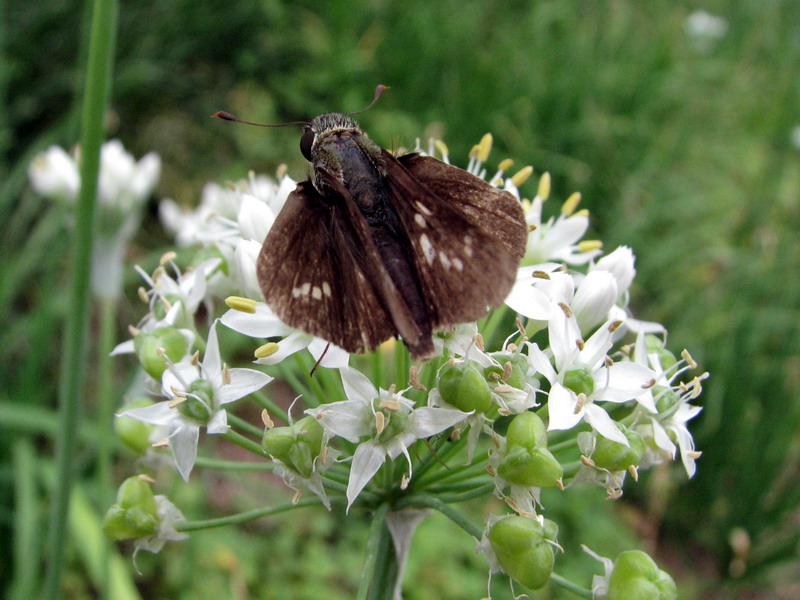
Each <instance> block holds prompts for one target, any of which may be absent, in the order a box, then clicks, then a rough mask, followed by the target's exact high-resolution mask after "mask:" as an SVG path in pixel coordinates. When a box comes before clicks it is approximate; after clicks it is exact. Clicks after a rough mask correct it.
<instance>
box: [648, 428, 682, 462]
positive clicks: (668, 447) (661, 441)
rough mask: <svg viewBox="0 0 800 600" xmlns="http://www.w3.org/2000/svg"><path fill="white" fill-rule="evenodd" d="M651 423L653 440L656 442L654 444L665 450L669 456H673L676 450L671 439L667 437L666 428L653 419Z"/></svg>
mask: <svg viewBox="0 0 800 600" xmlns="http://www.w3.org/2000/svg"><path fill="white" fill-rule="evenodd" d="M652 424H653V441H654V442H655V443H656V446H658V447H659V448H661V449H662V450H664V451H665V452H667V453H669V455H670V456H672V457H673V458H675V452H676V451H677V450H678V449H677V447H676V446H675V444H674V443H673V441H672V439H671V438H670V437H669V434H668V433H667V431H666V429H664V427H663V426H662V425H661V423H659V422H658V421H656V420H655V419H653V420H652Z"/></svg>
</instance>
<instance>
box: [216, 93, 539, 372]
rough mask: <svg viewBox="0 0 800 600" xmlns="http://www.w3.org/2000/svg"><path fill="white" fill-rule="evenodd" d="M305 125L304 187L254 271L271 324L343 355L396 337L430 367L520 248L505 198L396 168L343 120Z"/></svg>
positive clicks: (459, 178)
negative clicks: (443, 331)
mask: <svg viewBox="0 0 800 600" xmlns="http://www.w3.org/2000/svg"><path fill="white" fill-rule="evenodd" d="M383 89H384V86H379V87H378V89H377V91H376V99H377V97H378V96H379V95H380V92H381V91H382V90H383ZM373 102H374V100H373ZM217 116H220V117H221V118H227V119H230V120H239V119H236V118H235V117H232V115H228V114H227V113H218V114H217ZM304 125H305V132H304V133H303V137H302V138H301V140H300V149H301V151H302V153H303V156H305V157H306V159H308V160H309V162H311V164H312V166H313V169H314V174H313V178H312V179H311V180H309V181H303V182H301V183H300V184H299V185H298V186H297V188H296V189H295V190H294V191H293V192H292V193H291V194H290V195H289V197H288V198H287V200H286V203H285V205H284V207H283V209H282V210H281V212H280V214H279V215H278V217H277V219H276V220H275V223H274V224H273V225H272V228H271V229H270V231H269V234H268V235H267V239H266V240H265V241H264V245H263V246H262V248H261V253H260V254H259V257H258V262H257V273H258V281H259V284H260V286H261V291H262V292H263V294H264V298H265V300H266V302H267V304H269V306H270V307H271V308H272V310H273V311H274V312H275V313H276V314H277V315H278V317H279V318H280V319H281V320H282V321H284V322H285V323H287V324H288V325H290V326H291V327H294V328H296V329H299V330H301V331H304V332H307V333H310V334H312V335H315V336H318V337H321V338H323V339H325V340H328V341H330V342H332V343H334V344H336V345H337V346H340V347H342V348H344V349H345V350H347V351H349V352H363V351H366V350H372V349H374V348H375V347H377V346H378V345H379V344H380V343H381V342H383V341H385V340H387V339H388V338H390V337H393V336H399V337H401V338H402V339H403V341H404V342H405V344H406V345H407V346H408V348H409V350H410V352H411V355H412V356H413V357H414V358H429V357H431V356H432V355H433V353H434V347H433V340H432V333H433V331H434V330H436V329H440V328H444V327H447V326H451V325H456V324H458V323H464V322H468V321H474V320H477V319H479V318H481V317H483V316H484V315H485V314H486V312H487V309H488V307H489V306H498V305H500V304H502V302H503V300H505V297H506V296H507V295H508V292H509V291H510V290H511V286H512V285H513V283H514V280H515V276H516V268H517V265H518V263H519V261H520V259H521V258H522V255H523V253H524V251H525V243H526V239H527V226H526V224H525V218H524V215H523V212H522V208H521V206H520V203H519V201H518V200H517V199H516V198H515V197H514V196H512V195H511V194H510V193H508V192H505V191H502V190H498V189H497V188H494V187H492V186H491V185H489V184H488V183H487V182H485V181H484V180H482V179H480V178H479V177H476V176H474V175H472V174H470V173H468V172H466V171H463V170H461V169H459V168H456V167H453V166H451V165H448V164H446V163H444V162H441V161H439V160H437V159H435V158H432V157H429V156H420V155H419V154H407V155H405V156H399V157H395V156H393V155H392V154H391V153H390V152H388V151H387V150H384V149H382V148H380V147H379V146H378V145H377V144H375V143H374V142H373V141H371V140H370V139H369V138H368V137H367V136H366V135H365V134H364V132H363V131H362V130H361V129H360V128H359V126H358V124H357V123H356V122H355V121H354V120H353V119H352V118H351V117H350V116H349V115H344V114H340V113H328V114H324V115H320V116H318V117H316V118H314V119H312V120H311V121H310V122H308V123H304Z"/></svg>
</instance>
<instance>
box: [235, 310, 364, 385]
mask: <svg viewBox="0 0 800 600" xmlns="http://www.w3.org/2000/svg"><path fill="white" fill-rule="evenodd" d="M254 310H255V312H253V313H248V312H243V311H240V310H236V309H230V310H229V311H227V312H226V313H225V314H224V315H222V317H221V319H220V321H222V324H223V325H225V326H226V327H230V328H231V329H233V330H234V331H238V332H239V333H243V334H244V335H247V336H250V337H255V338H271V337H283V338H284V339H282V340H281V341H280V342H277V343H276V347H275V348H274V350H273V351H272V352H270V354H269V355H268V356H265V357H263V358H259V359H258V360H256V361H255V362H256V363H258V364H260V365H275V364H278V363H279V362H280V361H282V360H283V359H284V358H286V357H287V356H290V355H292V354H294V353H295V352H299V351H300V350H302V349H303V348H308V351H309V352H310V353H311V355H312V356H313V357H314V358H315V359H316V360H318V361H319V364H320V366H322V367H327V368H329V369H338V368H341V367H346V366H347V363H348V362H349V360H350V354H349V353H348V352H347V351H346V350H342V349H341V348H339V346H335V345H333V344H329V343H328V342H327V341H325V340H323V339H322V338H318V337H314V336H313V335H310V334H308V333H302V332H301V331H297V330H296V329H292V328H291V327H289V326H288V325H286V324H285V323H284V322H283V321H281V320H280V319H279V318H278V317H277V315H275V313H273V312H272V309H270V307H269V306H267V305H266V303H264V302H256V303H255V309H254ZM320 358H321V360H320Z"/></svg>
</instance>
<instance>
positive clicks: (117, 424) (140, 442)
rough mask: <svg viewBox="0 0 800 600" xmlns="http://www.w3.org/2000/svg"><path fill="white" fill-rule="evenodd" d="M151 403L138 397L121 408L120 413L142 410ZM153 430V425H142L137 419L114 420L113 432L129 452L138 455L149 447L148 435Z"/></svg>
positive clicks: (123, 418)
mask: <svg viewBox="0 0 800 600" xmlns="http://www.w3.org/2000/svg"><path fill="white" fill-rule="evenodd" d="M152 404H153V401H152V400H151V399H150V398H147V397H146V396H140V397H139V398H136V399H134V400H132V401H131V402H129V403H128V404H126V405H125V406H123V407H122V408H121V409H120V412H125V411H127V410H130V409H132V408H144V407H145V406H151V405H152ZM154 428H155V425H151V424H150V423H142V422H141V421H138V420H137V419H132V418H131V417H125V416H120V417H117V418H116V419H114V431H116V432H117V435H118V436H119V438H120V439H121V440H122V442H123V443H124V444H125V445H126V446H128V448H130V449H131V450H133V451H134V452H136V453H138V454H142V453H144V451H145V450H147V449H148V448H149V447H150V433H151V432H152V431H153V429H154Z"/></svg>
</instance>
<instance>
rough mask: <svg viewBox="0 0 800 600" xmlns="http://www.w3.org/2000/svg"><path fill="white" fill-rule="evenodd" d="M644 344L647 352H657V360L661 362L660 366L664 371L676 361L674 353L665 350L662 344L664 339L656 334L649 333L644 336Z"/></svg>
mask: <svg viewBox="0 0 800 600" xmlns="http://www.w3.org/2000/svg"><path fill="white" fill-rule="evenodd" d="M644 345H645V348H647V352H648V353H650V354H653V353H655V354H658V360H659V361H660V362H661V368H662V369H664V370H665V371H666V370H667V369H669V368H670V367H671V366H673V365H674V364H675V363H677V362H678V360H677V359H676V358H675V355H674V354H673V353H672V352H670V351H669V350H667V349H666V347H665V346H664V340H662V339H661V338H660V337H658V336H657V335H652V334H649V335H646V336H644Z"/></svg>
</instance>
